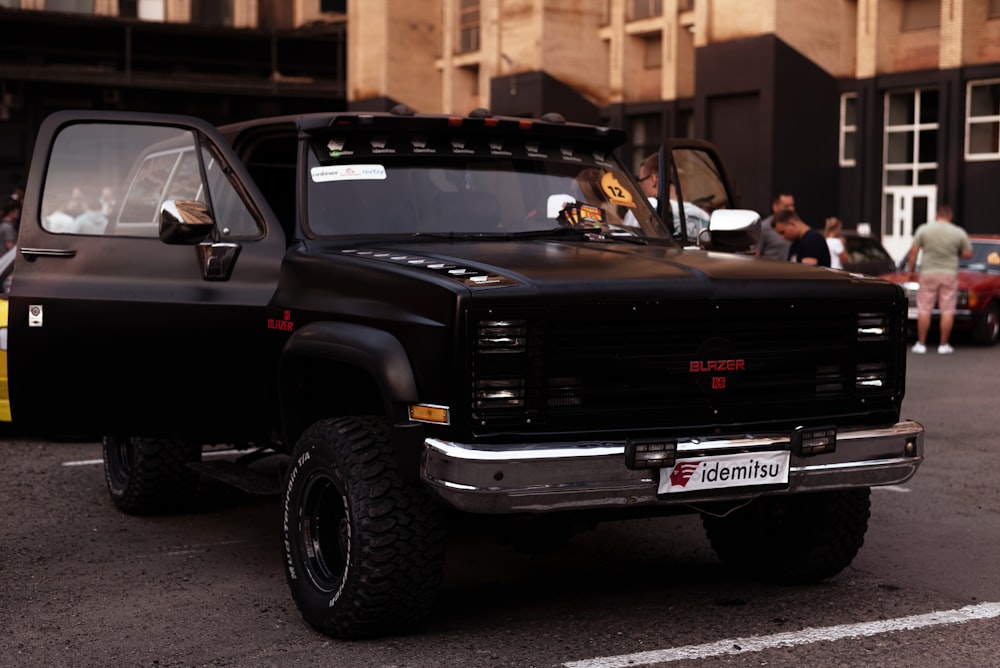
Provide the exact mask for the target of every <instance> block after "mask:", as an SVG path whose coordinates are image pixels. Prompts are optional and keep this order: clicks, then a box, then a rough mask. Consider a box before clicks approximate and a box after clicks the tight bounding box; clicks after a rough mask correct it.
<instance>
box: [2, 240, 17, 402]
mask: <svg viewBox="0 0 1000 668" xmlns="http://www.w3.org/2000/svg"><path fill="white" fill-rule="evenodd" d="M15 255H17V248H16V247H15V248H12V249H10V250H9V251H7V252H6V253H4V254H3V255H2V256H0V287H2V289H0V422H10V393H9V392H8V391H7V306H8V302H7V297H8V296H9V295H10V276H11V271H12V270H13V269H14V256H15Z"/></svg>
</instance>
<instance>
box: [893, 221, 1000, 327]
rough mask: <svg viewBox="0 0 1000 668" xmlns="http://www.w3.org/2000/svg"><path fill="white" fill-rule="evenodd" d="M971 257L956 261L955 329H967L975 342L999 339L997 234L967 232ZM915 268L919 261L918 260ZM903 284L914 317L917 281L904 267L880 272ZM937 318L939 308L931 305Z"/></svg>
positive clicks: (912, 320)
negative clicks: (970, 245) (956, 301)
mask: <svg viewBox="0 0 1000 668" xmlns="http://www.w3.org/2000/svg"><path fill="white" fill-rule="evenodd" d="M969 240H970V241H971V242H972V257H971V258H967V259H965V258H963V259H960V260H959V262H958V307H957V309H956V311H955V330H956V331H968V332H970V333H971V335H972V339H973V340H974V341H975V342H976V343H981V344H983V345H989V346H992V345H994V344H995V343H996V342H997V341H998V340H1000V234H977V235H970V237H969ZM918 269H919V261H918ZM884 278H888V279H889V280H891V281H894V282H895V283H898V284H900V285H902V286H903V289H905V290H906V295H907V299H908V300H909V314H908V316H909V321H910V324H911V325H914V326H915V324H916V321H917V290H918V289H919V287H920V284H919V283H917V281H915V280H912V279H911V277H910V274H909V273H907V272H905V271H898V270H897V271H894V272H891V273H888V274H885V275H884ZM933 315H934V318H935V319H937V318H938V316H939V315H940V311H939V310H938V309H937V308H935V309H934V313H933Z"/></svg>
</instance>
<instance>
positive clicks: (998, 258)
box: [986, 251, 1000, 264]
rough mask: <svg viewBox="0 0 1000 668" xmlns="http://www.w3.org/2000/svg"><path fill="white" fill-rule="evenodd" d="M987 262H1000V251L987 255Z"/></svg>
mask: <svg viewBox="0 0 1000 668" xmlns="http://www.w3.org/2000/svg"><path fill="white" fill-rule="evenodd" d="M986 262H988V263H989V264H1000V253H997V252H996V251H993V252H992V253H990V254H989V255H988V256H987V257H986Z"/></svg>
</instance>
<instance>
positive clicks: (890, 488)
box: [872, 485, 910, 494]
mask: <svg viewBox="0 0 1000 668" xmlns="http://www.w3.org/2000/svg"><path fill="white" fill-rule="evenodd" d="M877 489H882V490H885V491H887V492H896V493H897V494H909V493H910V488H909V487H903V486H902V485H879V486H878V487H872V490H877Z"/></svg>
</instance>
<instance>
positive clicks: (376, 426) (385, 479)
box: [283, 418, 445, 638]
mask: <svg viewBox="0 0 1000 668" xmlns="http://www.w3.org/2000/svg"><path fill="white" fill-rule="evenodd" d="M283 533H284V541H283V546H284V551H285V575H286V577H287V579H288V585H289V587H290V589H291V592H292V597H293V598H294V599H295V603H296V605H297V606H298V608H299V611H300V612H301V613H302V616H303V617H304V618H305V619H306V621H307V622H309V623H310V624H311V625H312V626H313V627H315V628H316V629H318V630H320V631H322V632H324V633H327V634H329V635H332V636H335V637H338V638H358V637H366V636H374V635H383V634H386V633H390V632H392V631H393V630H396V629H399V628H401V627H404V626H407V625H409V624H412V623H413V622H415V621H417V620H420V619H421V618H423V617H424V616H426V614H427V613H428V610H429V609H430V608H431V606H432V605H433V604H434V603H435V602H436V599H437V596H438V592H439V590H440V587H441V580H442V577H443V570H444V547H445V530H444V518H443V516H442V513H441V509H440V508H439V507H438V505H437V504H436V503H435V501H434V500H433V499H432V498H431V497H430V495H429V494H428V493H427V492H426V491H425V490H424V489H423V488H421V487H418V486H417V485H416V484H412V483H409V482H406V481H404V480H403V478H402V476H401V475H400V473H399V471H398V470H397V467H396V459H395V457H394V454H393V451H392V448H391V447H390V444H389V441H388V437H387V435H386V423H385V421H384V420H381V419H376V418H338V419H331V420H323V421H320V422H317V423H316V424H314V425H313V426H312V427H310V428H309V429H307V430H306V432H305V433H304V434H303V435H302V438H301V439H300V440H299V442H298V444H297V445H296V447H295V451H294V453H293V456H292V461H291V465H290V467H289V470H288V473H287V476H286V478H285V493H284V503H283Z"/></svg>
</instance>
